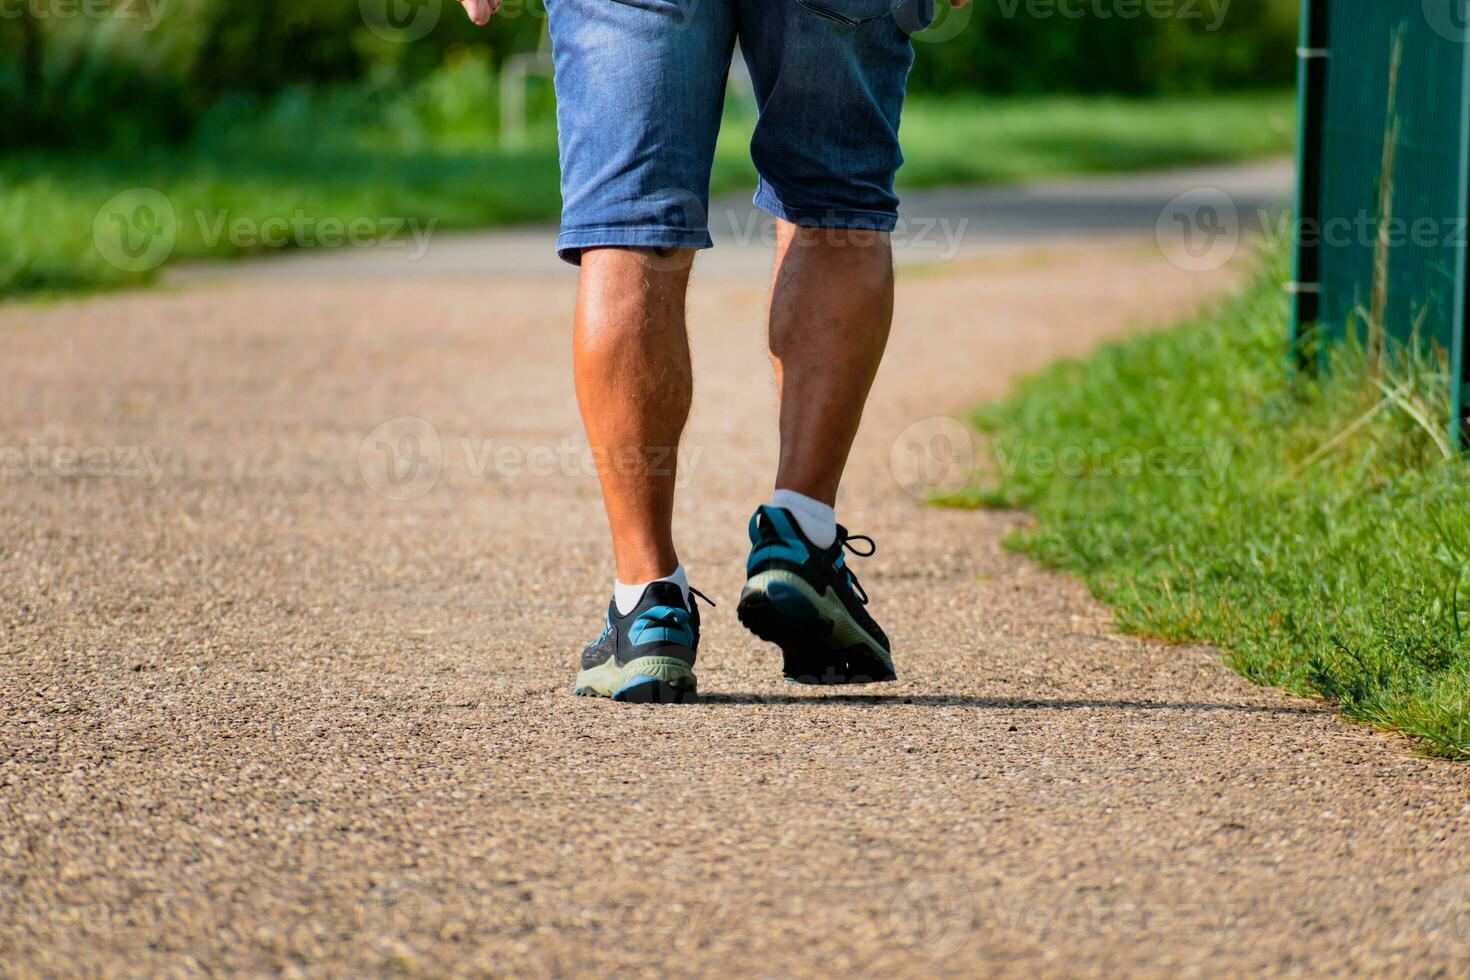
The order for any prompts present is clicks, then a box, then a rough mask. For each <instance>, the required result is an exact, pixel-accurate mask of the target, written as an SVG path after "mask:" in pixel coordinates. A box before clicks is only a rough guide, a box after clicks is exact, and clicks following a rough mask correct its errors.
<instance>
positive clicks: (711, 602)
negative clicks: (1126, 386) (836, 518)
mask: <svg viewBox="0 0 1470 980" xmlns="http://www.w3.org/2000/svg"><path fill="white" fill-rule="evenodd" d="M869 540H871V539H869ZM689 594H690V595H697V596H699V597H700V598H701V599H703V600H704V601H705V602H707V603H709V607H710V608H711V609H713V608H714V607H715V600H713V599H711V598H710V597H709V596H707V595H705V594H704V593H703V592H701V591H699V590H698V589H696V588H695V587H694V586H692V585H691V586H689ZM690 608H691V609H692V608H693V603H690Z"/></svg>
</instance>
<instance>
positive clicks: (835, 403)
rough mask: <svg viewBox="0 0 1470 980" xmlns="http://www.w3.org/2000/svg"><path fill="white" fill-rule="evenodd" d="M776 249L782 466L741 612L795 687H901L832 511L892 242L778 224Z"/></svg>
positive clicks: (859, 408)
mask: <svg viewBox="0 0 1470 980" xmlns="http://www.w3.org/2000/svg"><path fill="white" fill-rule="evenodd" d="M777 242H778V247H777V253H776V273H775V283H774V285H773V287H772V293H771V322H770V338H771V360H772V362H773V363H774V365H775V368H776V384H777V388H778V389H779V391H780V398H781V462H780V467H779V469H778V472H777V476H776V492H775V494H774V495H773V496H772V498H771V504H770V506H765V507H759V508H757V509H756V512H755V516H754V517H752V518H751V522H750V540H751V546H752V549H751V553H750V558H749V560H748V561H747V563H746V574H747V578H746V583H745V588H744V590H742V592H741V596H740V604H739V606H738V607H737V612H738V614H739V616H740V620H741V622H742V623H744V624H745V626H746V627H747V628H748V629H750V630H751V631H752V632H754V633H755V634H756V635H757V636H759V637H760V638H761V639H763V640H768V641H770V642H772V643H775V644H776V645H778V646H779V647H780V648H781V652H782V656H783V658H784V666H783V671H784V673H785V675H786V676H787V677H788V678H790V679H791V680H794V681H798V682H801V683H804V684H864V683H870V682H872V681H888V680H893V679H894V677H895V676H896V675H895V672H894V669H893V659H892V656H891V654H890V652H889V641H888V637H887V636H886V635H885V634H884V633H883V630H882V628H880V627H879V626H878V624H877V623H876V622H874V620H873V618H872V616H870V615H868V612H867V610H866V608H865V606H866V605H867V597H866V595H865V594H864V593H863V592H862V589H861V586H859V585H858V584H857V579H856V578H855V577H853V575H852V573H851V571H850V570H849V569H848V568H847V564H846V556H845V555H844V554H843V549H844V546H845V545H847V541H848V540H850V539H848V538H847V537H846V535H845V534H843V533H841V532H840V531H839V529H838V526H837V521H836V516H835V514H834V513H833V505H834V504H835V502H836V500H837V486H838V484H839V483H840V482H841V480H842V471H843V468H844V467H845V466H846V465H847V455H848V452H849V451H850V450H851V449H852V443H853V439H854V438H855V437H856V436H857V430H858V424H859V423H860V422H861V421H862V415H863V405H864V404H865V403H866V401H867V398H868V391H869V389H870V388H872V385H873V378H874V376H875V375H876V374H877V373H878V364H879V362H880V361H881V360H882V359H883V350H884V347H885V346H886V345H887V342H888V330H889V327H890V325H891V323H892V320H893V255H892V251H891V249H890V246H889V240H888V235H887V233H885V232H880V231H869V230H852V229H823V228H801V227H797V226H796V225H795V224H792V223H791V222H788V221H785V220H782V221H781V222H780V228H779V235H778V239H777ZM857 540H867V539H857ZM847 546H848V547H851V546H850V545H847ZM860 553H862V554H871V552H860Z"/></svg>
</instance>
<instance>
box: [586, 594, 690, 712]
mask: <svg viewBox="0 0 1470 980" xmlns="http://www.w3.org/2000/svg"><path fill="white" fill-rule="evenodd" d="M689 592H690V598H689V600H688V601H686V600H685V599H684V593H683V592H682V591H681V590H680V589H679V587H678V586H677V585H675V584H674V583H672V582H651V583H649V585H648V588H646V589H644V590H643V595H642V596H641V597H640V598H639V599H638V605H637V606H636V607H635V608H634V609H633V611H632V612H630V613H628V615H626V616H620V615H618V606H617V603H616V602H610V603H608V607H607V621H606V626H605V627H604V628H603V630H602V635H601V636H599V637H598V638H597V639H595V640H593V641H592V642H591V643H589V644H587V649H585V650H583V651H582V669H581V670H580V671H579V672H578V674H577V686H576V687H574V688H573V689H572V693H573V694H583V695H588V696H592V697H602V698H612V699H613V700H614V701H632V702H636V703H639V704H690V703H693V702H695V701H698V700H699V694H698V690H699V687H698V685H697V684H696V682H695V680H694V656H695V651H696V650H697V649H698V648H699V611H698V610H697V609H695V608H694V600H693V596H696V595H697V596H699V597H700V598H701V599H704V601H706V602H709V599H708V598H706V597H705V595H704V593H702V592H699V591H697V590H695V589H690V590H689ZM710 605H714V603H712V602H711V603H710Z"/></svg>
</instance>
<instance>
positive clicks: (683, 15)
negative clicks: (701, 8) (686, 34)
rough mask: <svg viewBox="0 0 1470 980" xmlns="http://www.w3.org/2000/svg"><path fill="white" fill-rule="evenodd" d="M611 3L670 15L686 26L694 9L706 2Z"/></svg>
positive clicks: (632, 0) (645, 0)
mask: <svg viewBox="0 0 1470 980" xmlns="http://www.w3.org/2000/svg"><path fill="white" fill-rule="evenodd" d="M612 2H613V3H620V4H622V5H623V6H624V7H637V8H639V9H640V10H651V11H653V12H654V13H656V14H671V15H673V16H675V17H678V18H679V19H680V20H681V21H683V22H684V23H686V24H687V23H688V22H689V21H690V20H691V19H692V18H693V17H694V9H695V7H697V6H698V5H699V4H701V3H705V2H708V0H612Z"/></svg>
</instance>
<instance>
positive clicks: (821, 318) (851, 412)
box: [770, 221, 893, 507]
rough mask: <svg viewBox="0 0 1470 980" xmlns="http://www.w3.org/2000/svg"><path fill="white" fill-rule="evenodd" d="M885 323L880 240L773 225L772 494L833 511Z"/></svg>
mask: <svg viewBox="0 0 1470 980" xmlns="http://www.w3.org/2000/svg"><path fill="white" fill-rule="evenodd" d="M892 322H893V252H892V249H891V248H890V245H889V240H888V235H887V234H885V233H883V232H877V231H860V230H855V229H845V228H799V227H797V226H796V225H794V224H792V223H790V222H788V221H781V222H779V225H778V237H777V251H776V272H775V282H774V284H773V286H772V290H771V320H770V344H771V360H772V362H773V364H774V365H775V369H776V387H777V390H778V391H779V392H780V399H781V463H780V467H779V469H778V470H777V473H776V487H777V488H778V489H782V490H793V491H796V492H797V493H800V494H804V495H805V496H807V497H811V498H813V499H815V500H818V501H821V502H822V503H824V504H826V505H827V506H829V507H831V506H834V505H835V503H836V500H837V485H838V483H839V482H841V480H842V470H843V468H844V467H845V466H846V465H847V455H848V452H849V451H850V450H851V449H852V442H853V439H854V438H855V437H856V436H857V431H858V423H859V422H861V421H862V416H863V405H864V403H865V402H866V401H867V398H868V390H869V389H870V388H871V387H872V385H873V378H874V377H875V376H876V375H877V373H878V364H879V362H880V361H882V359H883V350H884V348H885V346H886V345H887V343H888V330H889V327H890V326H891V324H892Z"/></svg>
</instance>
